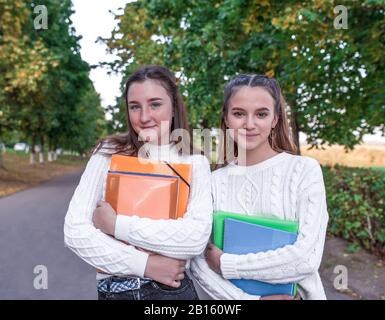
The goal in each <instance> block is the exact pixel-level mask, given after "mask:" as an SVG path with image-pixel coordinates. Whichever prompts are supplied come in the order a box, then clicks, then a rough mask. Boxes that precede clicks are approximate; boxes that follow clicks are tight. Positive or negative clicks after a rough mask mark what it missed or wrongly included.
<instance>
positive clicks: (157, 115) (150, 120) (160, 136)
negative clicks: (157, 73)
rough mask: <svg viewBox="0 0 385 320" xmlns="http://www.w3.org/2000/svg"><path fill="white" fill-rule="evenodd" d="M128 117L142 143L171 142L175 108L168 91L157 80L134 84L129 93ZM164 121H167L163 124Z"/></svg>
mask: <svg viewBox="0 0 385 320" xmlns="http://www.w3.org/2000/svg"><path fill="white" fill-rule="evenodd" d="M127 103H128V116H129V121H130V122H131V125H132V128H133V129H134V131H135V132H136V133H137V134H138V136H139V138H140V139H141V140H142V141H146V142H156V143H161V141H165V142H166V143H168V142H169V135H170V128H171V122H172V113H173V107H172V102H171V99H170V96H169V95H168V93H167V91H166V89H165V88H164V87H163V86H162V85H161V84H160V83H159V82H158V81H155V80H145V81H144V82H134V83H133V84H132V85H131V86H130V88H129V90H128V92H127ZM162 121H167V122H166V123H163V124H162V126H161V123H162Z"/></svg>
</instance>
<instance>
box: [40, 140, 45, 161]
mask: <svg viewBox="0 0 385 320" xmlns="http://www.w3.org/2000/svg"><path fill="white" fill-rule="evenodd" d="M44 144H45V141H44V136H43V135H42V134H41V135H40V145H41V149H40V152H39V163H40V164H44Z"/></svg>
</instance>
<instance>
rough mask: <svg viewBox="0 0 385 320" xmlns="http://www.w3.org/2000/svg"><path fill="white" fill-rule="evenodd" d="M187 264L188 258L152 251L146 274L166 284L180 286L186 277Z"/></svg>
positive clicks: (174, 286)
mask: <svg viewBox="0 0 385 320" xmlns="http://www.w3.org/2000/svg"><path fill="white" fill-rule="evenodd" d="M185 265H186V260H178V259H173V258H169V257H165V256H162V255H159V254H154V253H152V254H150V255H149V257H148V260H147V265H146V269H145V271H144V276H145V277H147V278H150V279H152V280H155V281H157V282H160V283H162V284H165V285H166V286H169V287H173V288H178V287H180V284H181V280H182V279H184V272H185V270H186V269H185Z"/></svg>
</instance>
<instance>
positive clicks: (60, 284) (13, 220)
mask: <svg viewBox="0 0 385 320" xmlns="http://www.w3.org/2000/svg"><path fill="white" fill-rule="evenodd" d="M80 175H81V172H77V173H73V174H69V175H66V176H63V177H59V178H56V179H54V180H51V181H50V182H47V183H44V184H41V185H39V186H37V187H34V188H32V189H29V190H25V191H22V192H18V193H16V194H14V195H11V196H8V197H5V198H1V199H0V300H1V299H96V297H97V294H96V288H95V285H96V280H95V271H94V269H93V268H92V267H90V266H89V265H88V264H87V263H85V262H83V261H82V260H81V259H80V258H78V257H77V256H76V255H75V254H74V253H72V252H71V251H70V250H69V249H68V248H65V247H64V242H63V223H64V216H65V214H66V211H67V207H68V203H69V201H70V199H71V196H72V194H73V192H74V190H75V187H76V185H77V184H78V181H79V179H80ZM38 265H43V266H45V267H47V271H48V289H39V290H37V289H35V288H34V280H35V278H36V277H37V276H38V274H35V273H34V268H35V267H36V266H38ZM39 275H41V271H39ZM35 282H38V281H35ZM40 283H41V282H40ZM324 285H325V289H326V292H327V296H328V298H329V299H350V297H348V296H346V295H343V294H340V293H338V292H336V291H335V290H334V289H333V287H332V285H331V283H328V282H326V281H325V283H324Z"/></svg>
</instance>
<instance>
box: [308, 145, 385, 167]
mask: <svg viewBox="0 0 385 320" xmlns="http://www.w3.org/2000/svg"><path fill="white" fill-rule="evenodd" d="M301 154H302V155H303V156H309V157H312V158H315V159H317V160H318V161H319V162H320V163H321V165H330V166H334V165H336V164H340V165H344V166H347V167H364V168H373V169H376V170H377V169H378V170H382V171H385V146H371V145H360V146H357V147H356V148H354V150H352V151H350V152H345V151H344V149H343V147H341V146H331V147H326V148H325V150H316V149H312V150H309V149H308V147H307V146H302V147H301Z"/></svg>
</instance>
